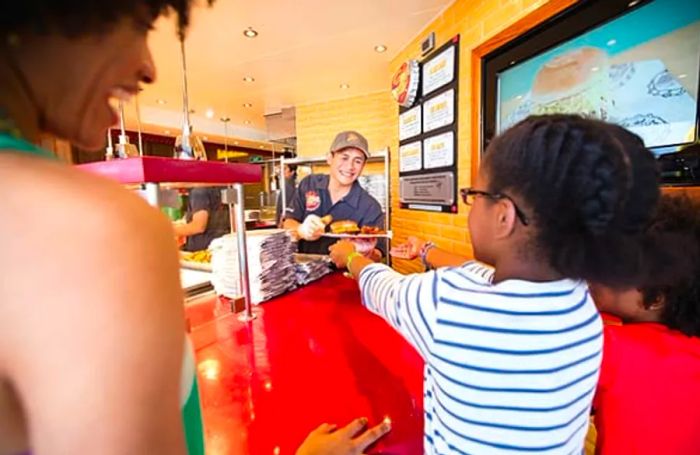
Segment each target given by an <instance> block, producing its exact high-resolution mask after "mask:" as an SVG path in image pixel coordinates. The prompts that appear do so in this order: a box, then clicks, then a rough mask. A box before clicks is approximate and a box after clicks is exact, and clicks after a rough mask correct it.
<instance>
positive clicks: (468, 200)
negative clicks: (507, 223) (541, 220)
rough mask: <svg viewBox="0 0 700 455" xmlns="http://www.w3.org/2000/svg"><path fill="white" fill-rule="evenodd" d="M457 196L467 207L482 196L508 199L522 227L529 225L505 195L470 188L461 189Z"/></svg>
mask: <svg viewBox="0 0 700 455" xmlns="http://www.w3.org/2000/svg"><path fill="white" fill-rule="evenodd" d="M459 194H460V195H461V196H462V200H463V201H464V203H465V204H467V205H472V203H473V202H474V198H475V197H476V196H483V197H487V198H489V199H493V200H498V199H508V200H509V201H510V202H511V203H512V204H513V208H515V215H516V216H517V217H518V219H519V220H520V222H521V223H523V226H527V225H528V223H529V222H528V219H527V217H526V216H525V214H524V213H523V211H522V210H520V209H519V208H518V205H517V204H516V203H515V201H514V200H513V198H512V197H510V196H508V195H507V194H503V193H489V192H488V191H484V190H476V189H474V188H472V187H467V188H462V189H461V190H459Z"/></svg>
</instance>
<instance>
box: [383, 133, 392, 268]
mask: <svg viewBox="0 0 700 455" xmlns="http://www.w3.org/2000/svg"><path fill="white" fill-rule="evenodd" d="M390 159H391V154H390V153H389V147H387V148H386V151H385V153H384V229H386V230H387V231H388V230H390V229H391V185H390V184H389V178H390V176H391V173H390V169H389V160H390ZM389 251H391V238H389V237H387V239H386V264H387V265H388V266H391V254H389Z"/></svg>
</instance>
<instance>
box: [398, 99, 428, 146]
mask: <svg viewBox="0 0 700 455" xmlns="http://www.w3.org/2000/svg"><path fill="white" fill-rule="evenodd" d="M422 119H423V117H422V116H421V106H420V105H419V106H416V107H414V108H412V109H409V110H407V111H406V112H404V113H403V114H401V115H399V140H400V141H403V140H404V139H410V138H412V137H415V136H418V135H419V134H420V133H422V132H423V130H422V129H421V128H422V123H421V121H422Z"/></svg>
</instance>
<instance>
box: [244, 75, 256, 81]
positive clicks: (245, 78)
mask: <svg viewBox="0 0 700 455" xmlns="http://www.w3.org/2000/svg"><path fill="white" fill-rule="evenodd" d="M243 82H255V78H254V77H252V76H246V77H244V78H243Z"/></svg>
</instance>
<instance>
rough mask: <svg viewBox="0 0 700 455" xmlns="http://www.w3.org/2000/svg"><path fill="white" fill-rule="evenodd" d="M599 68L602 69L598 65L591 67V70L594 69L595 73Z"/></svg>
mask: <svg viewBox="0 0 700 455" xmlns="http://www.w3.org/2000/svg"><path fill="white" fill-rule="evenodd" d="M599 69H600V68H598V67H597V66H594V67H593V68H591V71H593V72H594V73H595V72H596V71H598V70H599Z"/></svg>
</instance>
